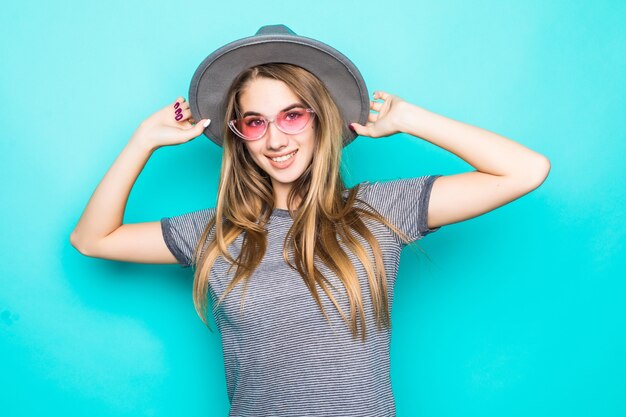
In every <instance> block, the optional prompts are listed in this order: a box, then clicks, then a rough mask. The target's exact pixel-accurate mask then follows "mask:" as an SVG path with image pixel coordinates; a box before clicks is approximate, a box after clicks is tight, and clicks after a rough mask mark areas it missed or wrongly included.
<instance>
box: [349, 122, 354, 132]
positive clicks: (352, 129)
mask: <svg viewBox="0 0 626 417" xmlns="http://www.w3.org/2000/svg"><path fill="white" fill-rule="evenodd" d="M348 128H349V129H350V130H351V131H353V132H354V131H355V130H354V127H353V126H352V124H349V125H348Z"/></svg>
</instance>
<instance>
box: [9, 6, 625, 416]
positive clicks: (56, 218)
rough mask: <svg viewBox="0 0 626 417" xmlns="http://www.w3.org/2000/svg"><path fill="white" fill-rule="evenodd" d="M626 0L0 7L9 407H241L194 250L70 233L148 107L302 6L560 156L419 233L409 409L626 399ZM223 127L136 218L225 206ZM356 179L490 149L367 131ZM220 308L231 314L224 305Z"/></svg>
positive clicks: (134, 202) (406, 263) (419, 92)
mask: <svg viewBox="0 0 626 417" xmlns="http://www.w3.org/2000/svg"><path fill="white" fill-rule="evenodd" d="M625 21H626V3H624V2H622V1H594V2H592V1H587V2H583V1H552V2H544V1H539V0H532V1H517V2H512V1H495V0H492V1H473V2H464V1H438V2H435V1H428V2H427V1H415V0H411V1H409V0H405V1H401V2H379V1H372V2H364V1H336V0H333V1H331V0H324V1H315V2H307V3H300V2H280V1H271V0H269V1H264V2H219V4H218V3H216V2H207V1H204V2H200V1H195V2H191V1H189V2H159V3H158V4H156V3H154V2H150V1H138V2H137V1H136V2H129V1H119V0H114V1H106V2H105V1H101V2H89V3H85V2H79V1H76V0H71V1H66V2H43V1H19V2H7V3H6V4H3V6H2V13H0V31H1V34H2V36H1V37H0V44H1V49H2V58H1V60H2V64H1V65H0V97H1V102H0V103H1V104H0V106H1V109H2V111H1V112H0V123H1V127H2V129H1V141H0V155H1V158H2V164H1V165H0V166H1V169H2V173H1V174H2V175H0V186H1V189H2V194H3V198H2V201H3V202H2V205H1V206H0V210H1V215H2V218H3V219H4V221H3V233H2V234H3V236H4V238H3V239H2V243H1V245H2V262H1V263H0V277H1V278H0V369H1V371H0V410H2V412H1V413H2V415H6V416H40V415H63V416H65V417H70V416H85V415H88V416H91V417H104V416H117V417H119V416H155V417H156V416H174V415H178V416H183V415H184V416H225V415H226V413H227V410H228V401H227V397H226V386H225V380H224V374H223V372H224V368H223V361H222V352H221V345H220V340H219V334H218V333H211V332H209V331H208V330H207V329H206V327H205V326H204V325H203V323H202V322H201V321H200V319H199V318H198V317H197V316H196V314H195V311H194V308H193V303H192V298H191V286H192V278H193V277H192V273H191V270H190V269H182V268H180V267H179V266H177V265H142V264H131V263H123V262H113V261H107V260H100V259H93V258H88V257H85V256H83V255H81V254H80V253H78V252H77V251H76V250H75V249H74V248H73V247H72V246H71V245H70V242H69V235H70V232H71V231H72V229H73V228H74V226H75V224H76V222H77V221H78V218H79V216H80V214H81V213H82V210H83V209H84V207H85V205H86V203H87V201H88V199H89V197H90V196H91V193H92V192H93V190H94V189H95V187H96V186H97V184H98V182H99V181H100V179H101V178H102V176H103V175H104V174H105V172H106V171H107V169H108V168H109V167H110V165H111V164H112V163H113V161H114V159H115V158H116V156H117V155H118V154H119V152H120V151H121V150H122V148H123V147H124V145H125V143H126V142H127V140H128V139H129V137H130V135H131V134H132V133H133V131H134V130H135V128H136V127H137V126H138V124H139V122H140V121H141V120H143V119H144V118H145V117H147V116H148V115H150V114H151V113H153V112H154V111H156V110H157V109H160V108H162V107H163V106H165V105H167V103H169V102H170V101H172V100H173V99H175V98H176V97H178V96H180V95H183V96H185V97H187V92H188V87H189V82H190V80H191V76H192V75H193V72H194V71H195V69H196V67H197V66H198V64H199V63H200V62H201V61H202V60H203V59H204V58H205V57H206V56H207V55H208V54H209V53H210V52H211V51H213V50H214V49H215V48H217V47H219V46H221V45H223V44H225V43H227V42H229V41H232V40H235V39H238V38H241V37H245V36H249V35H252V34H253V33H254V32H255V31H256V30H257V29H258V27H260V26H262V25H263V24H272V23H285V24H287V25H288V26H290V27H291V28H292V29H293V30H294V31H296V32H297V33H299V34H301V35H305V36H310V37H313V38H317V39H319V40H321V41H324V42H327V43H329V44H331V45H332V46H334V47H336V48H337V49H339V50H340V51H342V52H344V53H345V54H346V55H347V56H348V57H349V58H351V59H352V60H353V61H354V62H355V64H356V65H357V66H358V67H359V68H360V70H361V72H362V74H363V76H364V78H365V80H366V82H367V84H368V88H369V90H370V92H372V91H373V90H375V89H382V90H387V91H389V92H391V93H394V94H397V95H400V96H401V97H403V98H405V99H406V100H409V101H411V102H414V103H416V104H418V105H420V106H422V107H425V108H427V109H429V110H431V111H434V112H437V113H440V114H443V115H445V116H447V117H451V118H454V119H457V120H461V121H464V122H466V123H469V124H473V125H478V126H481V127H483V128H486V129H488V130H491V131H494V132H497V133H499V134H501V135H503V136H506V137H509V138H511V139H513V140H516V141H518V142H520V143H522V144H523V145H525V146H527V147H529V148H531V149H533V150H536V151H537V152H539V153H541V154H544V155H546V156H547V157H548V158H549V159H550V161H551V164H552V170H551V172H550V176H549V177H548V179H547V180H546V182H545V183H544V184H543V185H542V186H541V187H540V188H539V189H537V190H536V191H534V192H532V193H530V194H528V195H526V196H524V197H522V198H520V199H518V200H516V201H514V202H512V203H511V204H509V205H507V206H505V207H502V208H500V209H497V210H495V211H492V212H490V213H488V214H485V215H483V216H480V217H478V218H475V219H472V220H469V221H465V222H462V223H458V224H454V225H448V226H445V227H443V228H442V229H441V230H439V231H438V232H436V233H434V234H431V235H429V236H427V238H425V239H424V240H422V241H421V242H420V243H421V247H422V248H423V249H424V250H425V251H426V253H427V254H428V256H429V257H430V259H431V261H429V260H428V259H426V258H425V257H424V255H422V254H419V255H418V254H414V253H413V252H411V251H409V250H406V251H405V252H404V253H403V257H402V264H401V268H400V273H399V276H398V282H397V287H396V299H395V304H394V309H393V321H394V330H393V339H392V358H391V360H392V380H393V388H394V392H395V396H396V401H397V410H398V416H400V417H403V416H437V417H448V416H481V417H487V416H535V417H539V416H607V417H608V416H616V417H617V416H624V415H626V395H625V393H626V351H625V348H626V336H625V334H626V332H625V325H626V303H625V302H624V300H625V296H626V281H625V276H626V274H625V273H624V272H625V271H626V263H625V260H624V258H625V257H624V253H625V251H624V237H625V229H626V218H625V214H624V213H625V210H624V207H625V203H626V198H625V197H626V190H625V187H624V185H623V182H622V181H623V178H622V177H623V176H624V174H625V173H626V172H625V170H624V165H623V164H624V157H625V156H626V134H625V133H624V132H625V131H626V99H625V98H624V96H625V94H624V93H625V88H624V87H625V85H626V81H625V79H626V77H625V75H624V74H626V48H625V45H626V30H625V29H624V27H625V26H626V25H624V22H625ZM219 166H220V148H218V147H217V146H216V145H214V144H213V143H212V142H210V141H209V140H208V139H206V138H205V137H200V138H197V139H196V140H194V141H192V142H190V143H188V144H185V145H181V146H174V147H167V148H162V149H159V150H158V151H157V152H155V154H154V155H153V157H152V158H151V160H150V161H149V162H148V164H147V166H146V167H145V169H144V172H143V173H142V175H141V176H140V177H139V179H138V181H137V183H136V184H135V187H134V189H133V191H132V193H131V196H130V199H129V202H128V206H127V210H126V216H125V222H127V223H131V222H142V221H155V220H158V219H160V218H161V217H163V216H171V215H176V214H181V213H184V212H188V211H192V210H196V209H200V208H204V207H208V206H211V205H212V204H213V202H214V198H215V192H216V185H217V178H218V171H219ZM345 168H346V172H347V174H348V175H347V178H346V179H347V182H348V183H350V184H354V183H356V182H358V181H362V180H366V179H368V180H375V179H393V178H406V177H413V176H420V175H425V174H435V173H439V174H444V175H446V174H455V173H460V172H464V171H468V170H472V168H471V167H470V166H469V165H468V164H466V163H465V162H464V161H462V160H461V159H459V158H458V157H456V156H455V155H453V154H451V153H448V152H447V151H444V150H443V149H440V148H437V147H435V146H433V145H432V144H430V143H428V142H425V141H423V140H421V139H418V138H414V137H409V136H406V135H396V136H393V137H390V138H382V139H370V138H364V137H361V138H359V139H357V140H356V141H355V142H354V143H353V144H351V145H350V146H348V148H346V151H345ZM213 327H214V326H213Z"/></svg>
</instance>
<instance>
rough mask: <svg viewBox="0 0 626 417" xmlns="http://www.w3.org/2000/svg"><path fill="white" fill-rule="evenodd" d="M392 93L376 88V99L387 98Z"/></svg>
mask: <svg viewBox="0 0 626 417" xmlns="http://www.w3.org/2000/svg"><path fill="white" fill-rule="evenodd" d="M390 96H391V95H390V94H389V93H387V92H385V91H380V90H376V91H374V99H383V100H387V99H388V98H389V97H390Z"/></svg>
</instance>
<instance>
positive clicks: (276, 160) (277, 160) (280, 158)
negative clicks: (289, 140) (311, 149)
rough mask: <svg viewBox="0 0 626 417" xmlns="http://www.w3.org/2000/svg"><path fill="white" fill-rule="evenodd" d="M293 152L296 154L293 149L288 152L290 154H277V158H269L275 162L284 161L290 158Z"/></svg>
mask: <svg viewBox="0 0 626 417" xmlns="http://www.w3.org/2000/svg"><path fill="white" fill-rule="evenodd" d="M295 154H296V151H293V152H292V153H290V154H288V155H285V156H279V157H278V158H271V159H272V161H275V162H284V161H286V160H287V159H289V158H291V157H292V156H294V155H295Z"/></svg>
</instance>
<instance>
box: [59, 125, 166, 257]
mask: <svg viewBox="0 0 626 417" xmlns="http://www.w3.org/2000/svg"><path fill="white" fill-rule="evenodd" d="M154 150H155V149H154V148H151V147H149V146H147V145H145V144H144V142H143V141H142V140H140V139H139V138H137V137H135V136H133V138H131V140H130V141H129V142H128V143H127V144H126V146H125V147H124V149H123V150H122V152H121V153H120V154H119V155H118V157H117V158H116V160H115V162H114V163H113V165H112V166H111V167H110V168H109V170H108V171H107V173H106V174H105V176H104V177H103V178H102V180H101V181H100V184H98V186H97V188H96V190H95V191H94V192H93V194H92V195H91V198H90V199H89V202H88V203H87V207H86V208H85V210H84V211H83V214H82V215H81V217H80V219H79V221H78V224H77V225H76V227H75V228H74V231H73V232H72V234H71V236H70V241H71V242H72V245H74V246H76V247H79V246H80V247H84V246H88V245H89V244H91V243H92V242H96V241H98V240H99V239H101V238H103V237H105V236H107V235H108V234H110V233H111V232H113V231H115V230H116V229H117V228H118V227H120V226H121V225H122V222H123V218H124V211H125V210H126V203H127V202H128V196H129V194H130V190H131V189H132V187H133V185H134V184H135V181H136V180H137V178H138V177H139V174H140V173H141V171H142V170H143V168H144V166H145V165H146V163H147V162H148V159H150V156H151V155H152V153H153V152H154Z"/></svg>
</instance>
